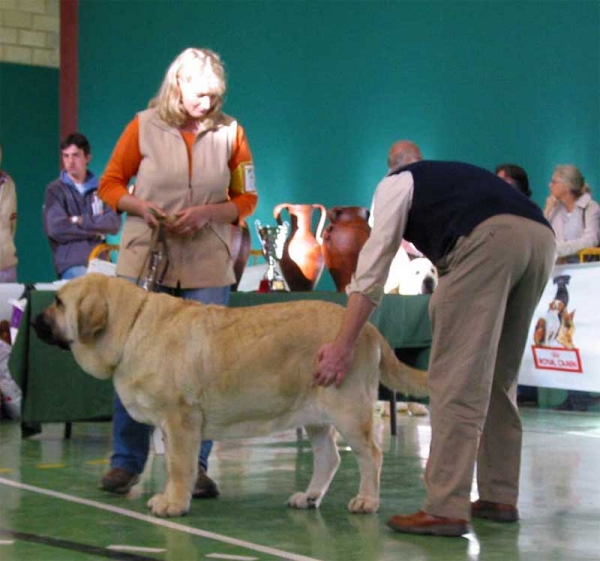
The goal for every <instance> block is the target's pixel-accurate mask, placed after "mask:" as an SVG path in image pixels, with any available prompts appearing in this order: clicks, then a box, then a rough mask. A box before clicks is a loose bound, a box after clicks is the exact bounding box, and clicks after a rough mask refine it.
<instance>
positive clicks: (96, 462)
mask: <svg viewBox="0 0 600 561" xmlns="http://www.w3.org/2000/svg"><path fill="white" fill-rule="evenodd" d="M85 463H86V464H87V465H90V466H100V465H106V464H108V459H106V458H105V459H103V460H90V461H89V462H85Z"/></svg>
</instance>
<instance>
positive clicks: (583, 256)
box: [577, 247, 600, 263]
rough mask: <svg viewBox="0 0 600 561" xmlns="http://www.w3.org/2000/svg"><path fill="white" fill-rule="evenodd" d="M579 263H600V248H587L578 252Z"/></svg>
mask: <svg viewBox="0 0 600 561" xmlns="http://www.w3.org/2000/svg"><path fill="white" fill-rule="evenodd" d="M577 254H578V255H579V262H580V263H588V262H589V261H600V247H586V248H585V249H582V250H581V251H578V252H577Z"/></svg>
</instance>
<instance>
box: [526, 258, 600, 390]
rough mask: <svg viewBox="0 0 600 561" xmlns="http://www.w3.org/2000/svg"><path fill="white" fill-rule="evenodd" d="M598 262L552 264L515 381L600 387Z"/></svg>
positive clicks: (560, 385) (580, 387)
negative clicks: (517, 377)
mask: <svg viewBox="0 0 600 561" xmlns="http://www.w3.org/2000/svg"><path fill="white" fill-rule="evenodd" d="M599 335H600V263H584V264H581V265H580V264H574V265H560V266H557V267H555V269H554V271H553V272H552V276H551V277H550V280H549V281H548V285H547V286H546V288H545V290H544V293H543V294H542V299H541V300H540V303H539V305H538V307H537V309H536V311H535V314H534V316H533V320H532V322H531V326H530V328H529V335H528V338H527V347H526V348H525V353H524V355H523V363H522V365H521V372H520V373H519V383H520V384H523V385H527V386H540V387H546V388H560V389H569V390H586V391H600V344H599V341H598V339H599Z"/></svg>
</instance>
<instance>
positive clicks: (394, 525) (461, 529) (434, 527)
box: [387, 510, 469, 537]
mask: <svg viewBox="0 0 600 561" xmlns="http://www.w3.org/2000/svg"><path fill="white" fill-rule="evenodd" d="M387 525H388V526H389V527H390V528H391V529H392V530H395V531H396V532H402V533H404V534H428V535H433V536H448V537H458V536H462V535H463V534H466V533H468V532H469V523H468V522H467V521H466V520H462V519H460V518H444V517H442V516H433V515H432V514H427V513H426V512H423V511H422V510H420V511H419V512H415V513H414V514H409V515H407V516H400V515H396V516H392V517H391V518H390V519H389V520H388V522H387Z"/></svg>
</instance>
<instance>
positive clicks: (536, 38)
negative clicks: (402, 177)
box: [79, 0, 600, 288]
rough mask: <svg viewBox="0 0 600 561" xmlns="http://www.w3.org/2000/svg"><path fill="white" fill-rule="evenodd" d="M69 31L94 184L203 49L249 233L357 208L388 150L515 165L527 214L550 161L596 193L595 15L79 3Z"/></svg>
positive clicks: (444, 5) (565, 9)
mask: <svg viewBox="0 0 600 561" xmlns="http://www.w3.org/2000/svg"><path fill="white" fill-rule="evenodd" d="M79 17H80V39H79V41H80V42H79V47H80V52H79V60H80V65H81V66H80V84H79V92H80V103H79V106H80V114H79V121H80V129H81V130H82V132H84V133H85V134H86V135H88V136H89V138H90V140H91V142H92V148H93V151H94V156H95V159H94V162H93V164H94V165H93V166H92V167H93V168H94V169H95V170H96V171H97V172H101V171H102V168H103V166H104V164H105V163H106V160H107V159H108V157H109V155H110V152H111V151H112V148H113V146H114V143H115V142H116V140H117V138H118V136H119V135H120V133H121V131H122V129H123V128H124V126H125V124H126V123H127V122H128V121H129V120H130V119H131V118H132V117H133V115H134V113H135V112H136V111H138V110H141V109H143V108H145V107H146V104H147V102H148V100H149V99H150V98H151V97H152V96H153V95H154V93H155V92H156V90H157V89H158V86H159V83H160V81H161V80H162V77H163V74H164V72H165V70H166V68H167V66H168V65H169V63H170V62H171V60H172V59H173V58H174V57H175V56H176V55H177V54H178V53H179V52H180V51H181V50H183V49H184V48H185V47H188V46H206V47H210V48H212V49H214V50H216V51H218V52H219V53H220V54H221V55H222V57H223V59H224V61H225V63H226V65H227V69H228V73H229V92H228V96H227V101H226V104H225V110H226V111H227V112H229V113H230V114H232V115H234V116H236V117H237V118H238V119H239V120H240V122H241V123H242V124H243V125H244V127H245V128H246V131H247V134H248V137H249V140H250V144H251V148H252V151H253V153H254V159H255V164H256V177H257V182H258V189H259V196H260V202H259V207H258V209H257V212H256V213H255V217H258V218H260V219H261V220H262V221H263V222H267V223H268V222H272V208H273V206H274V205H275V204H277V203H280V202H294V203H302V202H319V203H322V204H324V205H325V206H328V207H329V206H334V205H355V204H359V205H369V202H370V198H371V195H372V192H373V189H374V187H375V185H376V184H377V182H378V180H379V179H380V178H381V177H382V175H383V174H384V172H385V160H386V154H387V150H388V147H389V146H390V144H391V143H392V142H393V141H394V140H396V139H398V138H410V139H413V140H415V141H416V142H418V143H419V144H420V145H421V147H422V149H423V152H424V154H425V156H426V157H428V158H437V159H457V160H464V161H467V162H471V163H474V164H478V165H480V166H483V167H486V168H493V167H494V166H495V165H496V164H497V163H500V162H503V161H512V162H515V163H519V164H521V165H523V166H524V167H525V168H526V169H527V170H528V172H529V174H530V177H531V182H532V189H533V192H534V198H535V200H536V201H537V202H538V203H539V204H542V203H543V201H544V199H545V197H546V194H547V184H548V181H549V179H550V176H551V174H552V169H553V167H554V165H556V164H558V163H574V164H575V165H577V166H578V167H580V168H581V169H582V171H583V173H584V175H585V176H586V179H587V180H588V182H589V184H590V185H591V186H592V188H593V189H594V190H595V192H596V193H600V165H599V164H600V162H599V159H598V154H600V132H599V131H600V60H599V57H600V54H599V51H600V49H599V47H600V3H598V2H596V1H574V0H571V1H568V2H557V1H521V2H503V1H487V0H481V1H467V2H453V1H445V2H429V1H412V2H405V1H402V2H400V1H396V2H388V1H345V2H344V1H324V0H321V1H258V0H255V1H227V0H220V1H197V0H193V1H163V0H160V1H159V0H143V1H135V0H134V1H110V2H106V1H105V0H80V7H79ZM253 245H254V246H255V247H256V246H257V241H256V237H255V236H254V243H253ZM331 286H332V284H331V283H330V279H329V276H328V275H327V274H326V273H325V274H324V275H323V280H322V282H321V284H320V287H321V288H322V287H325V288H329V287H331Z"/></svg>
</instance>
